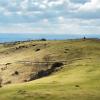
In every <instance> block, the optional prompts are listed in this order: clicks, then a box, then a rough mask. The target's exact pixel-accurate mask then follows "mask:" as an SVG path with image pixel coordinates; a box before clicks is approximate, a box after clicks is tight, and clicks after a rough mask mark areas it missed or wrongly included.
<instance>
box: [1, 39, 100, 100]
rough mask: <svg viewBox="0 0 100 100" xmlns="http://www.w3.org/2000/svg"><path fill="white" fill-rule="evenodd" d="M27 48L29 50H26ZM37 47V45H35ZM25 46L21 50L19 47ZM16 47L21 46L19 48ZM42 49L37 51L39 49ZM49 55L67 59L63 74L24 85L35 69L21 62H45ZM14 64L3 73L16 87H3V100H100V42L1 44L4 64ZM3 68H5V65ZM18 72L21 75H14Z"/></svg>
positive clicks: (58, 58) (55, 73)
mask: <svg viewBox="0 0 100 100" xmlns="http://www.w3.org/2000/svg"><path fill="white" fill-rule="evenodd" d="M23 45H24V46H25V47H23ZM34 45H35V46H34ZM20 46H22V47H21V48H19V47H20ZM16 47H18V48H17V49H16ZM37 48H38V49H40V50H39V51H36V49H37ZM47 54H49V55H50V56H51V58H52V59H53V60H64V61H66V64H64V65H63V68H62V69H60V70H59V71H56V72H53V73H52V74H51V75H49V76H47V77H43V78H40V79H37V80H33V81H30V82H25V83H23V81H22V80H23V79H26V78H27V77H28V76H29V75H30V73H32V71H33V70H32V68H34V66H28V65H27V66H24V65H20V64H18V63H16V62H18V61H25V60H26V61H27V60H30V61H35V59H38V60H39V61H42V60H43V59H42V58H43V57H44V55H47ZM6 63H11V65H8V68H7V69H6V70H4V71H1V74H2V75H1V76H2V77H3V79H4V81H5V80H11V81H12V83H13V84H9V85H4V86H3V87H2V88H0V100H99V99H100V40H98V39H86V40H83V39H80V40H63V41H31V42H21V43H17V44H14V45H6V46H4V44H1V45H0V64H1V65H2V64H6ZM1 67H2V66H1ZM14 70H18V71H19V73H20V74H19V76H10V75H11V73H12V72H13V71H14Z"/></svg>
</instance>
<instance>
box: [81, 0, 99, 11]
mask: <svg viewBox="0 0 100 100" xmlns="http://www.w3.org/2000/svg"><path fill="white" fill-rule="evenodd" d="M98 9H100V0H90V2H86V3H85V4H83V5H82V6H80V8H79V11H96V10H98Z"/></svg>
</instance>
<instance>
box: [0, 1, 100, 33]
mask: <svg viewBox="0 0 100 100" xmlns="http://www.w3.org/2000/svg"><path fill="white" fill-rule="evenodd" d="M0 33H18V34H20V33H30V34H32V33H37V34H100V0H0Z"/></svg>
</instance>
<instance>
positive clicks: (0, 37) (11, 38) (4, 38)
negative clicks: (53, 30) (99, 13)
mask: <svg viewBox="0 0 100 100" xmlns="http://www.w3.org/2000/svg"><path fill="white" fill-rule="evenodd" d="M84 36H86V37H87V38H100V34H48V33H47V34H46V33H45V34H39V33H37V34H36V33H22V34H21V33H18V34H17V33H0V42H15V41H27V40H40V39H42V38H45V39H48V40H64V39H78V38H79V39H80V38H83V37H84Z"/></svg>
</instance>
